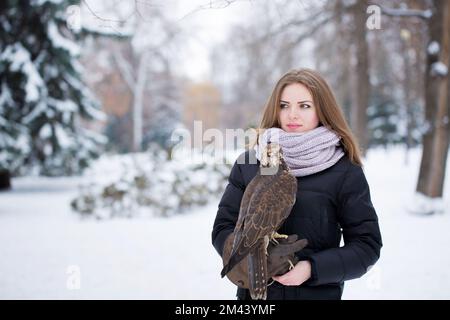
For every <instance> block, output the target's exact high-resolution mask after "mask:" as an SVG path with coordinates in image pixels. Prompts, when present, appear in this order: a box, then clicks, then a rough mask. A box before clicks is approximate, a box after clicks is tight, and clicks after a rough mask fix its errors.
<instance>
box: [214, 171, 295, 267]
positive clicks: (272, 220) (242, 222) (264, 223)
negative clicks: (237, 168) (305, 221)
mask: <svg viewBox="0 0 450 320" xmlns="http://www.w3.org/2000/svg"><path fill="white" fill-rule="evenodd" d="M296 190H297V182H296V178H295V177H293V176H291V175H289V174H282V175H270V176H269V175H258V176H255V178H254V179H253V180H252V181H251V182H250V183H249V185H248V186H247V189H246V191H245V193H244V197H243V199H242V202H241V209H240V212H239V218H238V222H237V223H236V228H235V239H234V243H233V250H232V252H231V256H230V259H229V261H228V264H227V265H226V266H225V267H224V268H223V270H222V273H221V274H222V276H224V275H225V274H226V273H227V272H228V271H229V270H231V269H232V268H233V267H234V265H236V264H237V263H238V262H239V261H240V260H242V259H243V258H244V257H245V256H246V255H247V254H248V253H249V252H250V251H251V250H252V248H253V247H254V246H255V245H257V243H258V241H259V240H262V239H263V238H264V236H267V235H270V234H271V233H272V232H274V231H276V230H277V229H278V228H279V226H280V225H281V224H282V223H283V221H284V220H285V219H286V218H287V216H288V215H289V213H290V211H291V209H292V206H293V205H294V203H295V194H296Z"/></svg>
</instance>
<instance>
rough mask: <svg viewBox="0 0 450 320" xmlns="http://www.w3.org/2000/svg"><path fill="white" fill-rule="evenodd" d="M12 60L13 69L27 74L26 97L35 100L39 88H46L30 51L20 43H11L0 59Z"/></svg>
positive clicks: (37, 96) (28, 99) (29, 100)
mask: <svg viewBox="0 0 450 320" xmlns="http://www.w3.org/2000/svg"><path fill="white" fill-rule="evenodd" d="M2 60H3V61H9V62H11V66H10V68H11V71H14V72H17V71H21V72H22V73H24V74H25V76H26V81H27V83H26V86H25V91H26V97H25V100H26V101H27V102H33V101H36V100H38V98H39V89H41V90H45V88H44V87H45V86H44V81H43V80H42V78H41V76H40V74H39V71H38V70H37V69H36V66H35V65H34V63H33V62H32V61H31V57H30V53H29V52H28V50H27V49H25V48H24V47H23V46H22V45H21V44H20V43H16V44H14V45H9V46H7V47H6V49H5V50H4V51H3V53H2V54H1V55H0V61H2Z"/></svg>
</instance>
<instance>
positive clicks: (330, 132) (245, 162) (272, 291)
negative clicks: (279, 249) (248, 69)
mask: <svg viewBox="0 0 450 320" xmlns="http://www.w3.org/2000/svg"><path fill="white" fill-rule="evenodd" d="M260 128H261V129H266V130H265V131H264V134H263V135H262V136H261V137H260V139H259V140H260V143H261V145H258V144H257V145H255V147H254V148H253V149H250V151H247V152H245V153H243V154H242V155H241V156H240V157H239V158H238V160H237V161H236V162H235V164H234V166H233V168H232V170H231V173H230V176H229V179H228V181H229V183H228V186H227V188H226V190H225V192H224V194H223V197H222V199H221V201H220V203H219V208H218V212H217V216H216V219H215V222H214V226H213V231H212V242H213V245H214V247H215V248H216V250H217V252H218V253H219V254H220V255H221V256H222V255H223V250H224V244H225V242H226V241H227V240H229V238H231V237H232V234H233V230H234V227H235V224H236V221H237V218H238V214H239V207H240V202H241V199H242V195H243V193H244V190H245V187H246V186H247V185H248V183H249V182H250V181H251V180H252V178H253V177H254V176H255V175H256V173H257V171H258V169H259V161H252V160H251V159H252V158H254V157H256V158H257V159H258V160H259V159H260V150H262V149H263V148H262V147H263V144H265V143H267V140H268V137H269V136H274V135H277V136H278V137H279V142H278V143H279V144H280V145H281V148H282V151H283V156H284V159H285V161H286V163H287V164H288V166H289V168H290V171H291V173H292V174H293V175H295V176H296V177H297V182H298V183H297V184H298V190H297V199H296V203H295V205H294V207H293V208H292V211H291V213H290V215H289V217H288V218H287V220H286V221H285V223H284V224H283V226H282V227H281V228H280V230H279V231H278V233H281V234H288V235H297V236H298V238H299V239H307V241H308V245H307V246H306V247H305V248H303V249H302V250H300V251H298V252H296V253H295V255H296V257H297V258H298V260H297V259H296V261H298V262H297V263H296V264H295V267H294V268H291V270H290V271H288V272H286V273H284V274H283V275H281V276H273V277H272V278H273V280H275V281H274V283H273V284H272V285H270V286H269V287H268V289H267V299H269V300H270V299H341V297H342V292H343V288H344V281H346V280H350V279H355V278H359V277H361V276H362V275H363V274H365V273H366V272H367V271H368V270H369V269H370V268H371V267H372V266H373V265H374V264H375V263H376V261H377V260H378V259H379V256H380V250H381V247H382V239H381V234H380V230H379V226H378V217H377V214H376V212H375V209H374V207H373V205H372V202H371V199H370V191H369V186H368V183H367V181H366V178H365V175H364V172H363V170H362V162H361V158H360V152H359V149H358V144H357V142H356V139H355V138H354V136H353V135H352V133H351V130H350V128H349V126H348V124H347V122H346V120H345V118H344V116H343V113H342V110H341V109H340V107H339V106H338V105H337V102H336V99H335V97H334V95H333V93H332V91H331V89H330V87H329V86H328V84H327V83H326V81H325V80H324V79H323V78H322V77H321V76H320V75H319V74H318V73H317V72H315V71H313V70H309V69H300V70H292V71H290V72H288V73H286V74H285V75H284V76H282V77H281V79H280V80H279V81H278V83H277V84H276V86H275V88H274V90H273V92H272V94H271V96H270V98H269V100H268V102H267V104H266V106H265V109H264V113H263V117H262V121H261V124H260ZM342 235H343V239H344V245H343V246H342V247H340V242H341V236H342ZM228 242H229V241H228ZM237 297H238V299H250V296H249V292H248V290H247V289H244V288H240V287H238V291H237Z"/></svg>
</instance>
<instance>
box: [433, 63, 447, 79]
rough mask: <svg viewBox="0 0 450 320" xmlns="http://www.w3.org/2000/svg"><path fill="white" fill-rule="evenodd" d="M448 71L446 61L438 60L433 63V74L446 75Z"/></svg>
mask: <svg viewBox="0 0 450 320" xmlns="http://www.w3.org/2000/svg"><path fill="white" fill-rule="evenodd" d="M447 73H448V67H447V66H446V65H445V64H444V63H442V62H440V61H438V62H435V63H433V64H432V65H431V74H432V75H434V76H436V75H437V76H441V77H445V76H446V75H447Z"/></svg>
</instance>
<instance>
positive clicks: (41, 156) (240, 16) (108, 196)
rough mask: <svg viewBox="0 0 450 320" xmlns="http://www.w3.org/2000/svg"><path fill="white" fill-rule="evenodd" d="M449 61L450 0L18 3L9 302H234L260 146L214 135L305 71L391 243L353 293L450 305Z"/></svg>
mask: <svg viewBox="0 0 450 320" xmlns="http://www.w3.org/2000/svg"><path fill="white" fill-rule="evenodd" d="M449 61H450V3H449V1H447V0H408V1H397V0H393V1H383V0H374V1H369V0H358V1H356V0H334V1H333V0H321V1H306V0H304V1H301V0H298V1H294V0H273V1H270V0H235V1H233V0H228V1H224V0H211V1H208V0H195V1H184V0H167V1H162V0H139V1H138V0H114V1H106V0H101V1H100V0H95V1H94V0H83V1H76V0H74V1H69V0H28V1H14V0H5V1H3V2H1V4H0V189H1V190H2V192H1V193H0V256H1V257H2V258H1V259H0V298H13V299H15V298H26V299H39V298H44V299H45V298H57V299H86V298H100V299H102V298H125V299H127V298H139V299H233V298H234V291H235V288H234V287H233V286H232V285H231V283H228V282H227V281H226V279H220V276H219V271H220V269H221V265H220V264H221V260H220V257H219V256H218V255H217V253H216V252H215V251H214V249H213V247H212V245H211V239H210V233H211V229H212V223H213V220H214V217H215V214H216V211H217V205H218V201H219V199H220V196H221V194H222V192H223V190H224V188H225V187H226V184H227V177H228V175H229V170H230V168H231V165H232V163H233V162H234V160H236V158H237V156H238V155H239V154H240V152H242V151H243V148H242V146H239V145H235V144H234V143H232V144H231V146H230V145H229V144H225V143H221V144H219V146H220V149H221V150H217V146H218V145H217V141H214V139H213V137H212V136H211V135H208V134H203V133H204V132H205V131H207V130H208V129H213V130H214V129H216V130H218V131H219V132H223V134H224V135H225V131H226V129H243V130H247V129H249V128H255V127H257V126H258V124H259V121H260V118H261V115H262V110H263V107H264V104H265V102H266V100H267V99H268V97H269V95H270V93H271V90H272V88H273V87H274V85H275V83H276V81H277V80H278V79H279V78H280V77H281V75H283V74H284V73H285V72H287V71H289V70H290V69H294V68H304V67H307V68H312V69H315V70H317V71H319V72H320V73H321V74H322V75H323V76H324V77H325V79H326V80H327V81H328V82H329V84H330V85H331V87H332V89H333V91H334V93H335V95H336V97H337V100H338V102H339V104H340V106H341V107H342V109H343V111H344V113H345V115H346V118H347V120H348V122H349V124H350V126H351V128H352V130H353V132H354V133H355V136H356V137H357V139H358V141H359V143H360V146H361V148H362V152H363V154H364V164H365V173H366V176H367V180H368V182H369V185H370V188H371V195H372V200H373V203H374V206H375V208H376V210H377V213H378V215H379V219H380V226H381V231H382V235H383V242H384V247H383V249H382V257H381V258H380V261H379V263H378V264H377V265H376V267H375V268H373V270H371V271H370V272H369V273H368V274H367V275H366V276H364V277H363V278H361V279H358V280H352V281H349V282H348V283H346V289H345V290H344V298H345V299H432V298H439V299H448V298H450V274H449V272H448V267H449V266H450V257H449V256H448V255H447V254H445V252H447V251H448V249H447V246H448V245H449V244H450V233H449V232H448V227H449V226H450V218H449V215H450V195H449V186H448V180H449V179H450V178H449V174H448V171H446V167H448V166H447V163H448V157H447V155H448V149H449V141H450V125H449V115H450V94H449V92H450V90H449V89H450V80H449V75H448V66H449ZM195 123H197V125H198V124H200V127H201V134H202V136H201V137H200V144H197V145H196V148H191V150H190V151H192V152H190V153H189V156H188V155H187V154H186V150H184V149H183V148H180V147H179V146H180V141H182V139H183V135H186V133H188V136H189V139H191V137H194V135H195V134H194V127H195ZM216 132H217V131H216ZM233 141H234V139H233ZM192 144H195V143H192ZM224 150H225V151H226V152H223V151H224ZM219 151H221V152H220V155H221V156H220V157H219V158H218V157H217V154H218V152H219ZM218 159H221V160H222V161H218Z"/></svg>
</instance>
